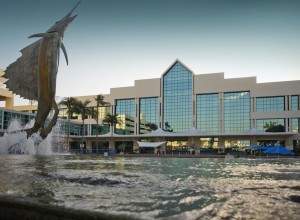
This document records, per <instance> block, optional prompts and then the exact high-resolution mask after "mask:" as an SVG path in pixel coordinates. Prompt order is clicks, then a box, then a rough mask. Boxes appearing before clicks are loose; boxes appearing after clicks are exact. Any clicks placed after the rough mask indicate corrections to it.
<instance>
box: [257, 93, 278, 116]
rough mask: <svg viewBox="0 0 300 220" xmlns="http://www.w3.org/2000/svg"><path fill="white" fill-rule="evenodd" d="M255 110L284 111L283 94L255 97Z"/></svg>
mask: <svg viewBox="0 0 300 220" xmlns="http://www.w3.org/2000/svg"><path fill="white" fill-rule="evenodd" d="M256 111H257V112H281V111H284V96H279V97H264V98H256Z"/></svg>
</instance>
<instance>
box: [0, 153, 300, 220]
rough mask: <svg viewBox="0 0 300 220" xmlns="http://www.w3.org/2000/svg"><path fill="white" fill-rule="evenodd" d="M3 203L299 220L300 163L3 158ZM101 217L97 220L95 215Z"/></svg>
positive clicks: (159, 215)
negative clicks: (10, 201)
mask: <svg viewBox="0 0 300 220" xmlns="http://www.w3.org/2000/svg"><path fill="white" fill-rule="evenodd" d="M0 163H1V167H0V173H1V177H0V195H1V196H0V197H1V198H3V197H5V198H6V199H8V200H10V199H11V200H14V201H18V200H22V201H25V202H26V203H29V204H30V203H32V204H42V205H45V206H48V207H54V208H60V207H63V208H66V209H68V210H74V211H75V210H76V211H78V210H79V212H82V213H89V214H91V215H93V213H96V214H97V213H98V214H99V213H106V214H112V215H115V216H117V217H124V216H125V217H126V216H127V217H129V218H137V219H290V220H291V219H298V217H299V216H300V203H299V202H300V184H299V183H300V160H299V159H297V158H290V159H282V158H275V159H245V158H238V159H209V158H201V159H199V158H144V157H143V158H137V157H134V158H129V157H126V158H125V157H99V156H92V155H60V156H59V155H52V156H33V155H0ZM96 214H95V215H96Z"/></svg>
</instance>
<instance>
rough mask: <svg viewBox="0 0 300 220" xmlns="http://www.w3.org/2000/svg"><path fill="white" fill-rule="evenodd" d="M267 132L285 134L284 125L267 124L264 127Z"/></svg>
mask: <svg viewBox="0 0 300 220" xmlns="http://www.w3.org/2000/svg"><path fill="white" fill-rule="evenodd" d="M264 129H265V131H266V132H284V131H285V129H284V126H283V125H282V124H279V125H277V123H276V122H270V124H269V123H266V124H265V126H264Z"/></svg>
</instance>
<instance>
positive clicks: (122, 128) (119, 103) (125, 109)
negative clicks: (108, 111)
mask: <svg viewBox="0 0 300 220" xmlns="http://www.w3.org/2000/svg"><path fill="white" fill-rule="evenodd" d="M134 106H135V102H134V99H119V100H116V114H117V115H118V116H119V119H120V120H121V122H122V123H121V124H118V125H116V129H115V133H116V134H124V135H128V134H134V123H135V109H134Z"/></svg>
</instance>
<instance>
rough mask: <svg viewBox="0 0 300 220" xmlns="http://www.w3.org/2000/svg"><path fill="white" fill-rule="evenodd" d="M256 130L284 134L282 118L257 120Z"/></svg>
mask: <svg viewBox="0 0 300 220" xmlns="http://www.w3.org/2000/svg"><path fill="white" fill-rule="evenodd" d="M256 129H257V130H261V131H266V132H284V131H285V123H284V119H283V118H274V119H272V118H271V119H258V120H256Z"/></svg>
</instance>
